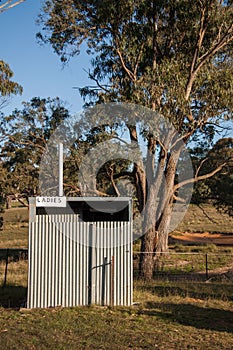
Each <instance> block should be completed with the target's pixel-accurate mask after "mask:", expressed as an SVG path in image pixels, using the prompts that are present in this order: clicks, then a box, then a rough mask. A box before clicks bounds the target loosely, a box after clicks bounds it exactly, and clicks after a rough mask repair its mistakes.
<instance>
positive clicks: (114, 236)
mask: <svg viewBox="0 0 233 350" xmlns="http://www.w3.org/2000/svg"><path fill="white" fill-rule="evenodd" d="M29 203H30V206H29V219H30V220H29V221H30V223H29V273H28V300H27V306H28V308H37V307H39V308H41V307H43V308H44V307H55V306H60V305H61V306H77V305H90V304H100V305H131V304H132V283H133V282H132V219H131V199H130V198H128V197H117V198H113V197H111V198H99V197H86V198H82V197H75V198H65V197H33V198H30V202H29Z"/></svg>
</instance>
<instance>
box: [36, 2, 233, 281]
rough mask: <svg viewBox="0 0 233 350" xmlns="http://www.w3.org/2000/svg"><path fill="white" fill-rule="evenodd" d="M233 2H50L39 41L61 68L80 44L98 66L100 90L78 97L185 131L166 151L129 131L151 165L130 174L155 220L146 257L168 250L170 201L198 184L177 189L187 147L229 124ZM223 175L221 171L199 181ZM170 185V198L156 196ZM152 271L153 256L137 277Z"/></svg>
mask: <svg viewBox="0 0 233 350" xmlns="http://www.w3.org/2000/svg"><path fill="white" fill-rule="evenodd" d="M232 3H233V2H232V1H231V0H229V1H228V0H226V1H220V0H197V1H189V0H178V1H177V0H173V1H170V0H167V1H158V0H150V1H148V0H128V1H122V0H119V1H115V0H114V1H113V0H102V1H99V0H85V1H82V0H81V1H80V0H79V1H72V0H62V1H61V0H50V1H46V2H45V4H44V8H43V11H42V13H41V22H42V23H43V29H42V33H39V34H38V37H39V38H40V39H41V40H43V41H44V42H47V43H49V44H50V45H51V46H52V47H53V49H54V51H55V52H56V53H57V54H58V55H59V56H60V58H61V60H62V61H63V62H64V61H67V60H68V59H69V58H70V57H72V56H76V55H78V54H79V52H80V47H81V45H82V44H83V43H84V44H85V47H87V52H88V53H89V54H90V55H91V57H92V61H91V67H90V71H89V77H90V78H91V79H92V80H93V81H94V83H95V86H89V87H88V86H87V87H85V88H82V89H81V90H80V91H81V94H82V95H83V97H84V98H85V99H86V102H87V103H89V104H90V103H93V104H94V103H103V102H118V103H122V102H126V103H134V104H138V105H142V106H145V107H148V108H150V109H151V110H152V111H155V112H157V113H159V114H160V115H163V116H164V117H165V118H166V119H167V120H169V122H170V123H171V124H172V125H173V126H174V127H175V128H176V130H177V131H178V132H179V135H180V138H178V139H177V138H176V141H174V139H173V138H172V136H171V135H170V139H169V140H168V139H166V140H163V142H161V140H159V139H157V138H156V135H155V133H153V132H148V131H147V130H146V126H145V125H142V124H140V120H138V121H136V120H135V123H130V125H129V124H128V125H127V124H126V128H127V129H128V135H129V137H130V139H131V141H132V142H133V141H134V142H138V143H140V142H142V140H143V141H144V142H145V143H146V149H147V152H146V154H145V164H146V166H143V164H141V166H140V164H136V163H135V164H134V165H133V167H131V176H132V177H134V184H135V187H136V192H137V198H138V207H139V210H140V211H142V209H143V207H144V205H145V203H146V202H147V203H149V205H148V206H147V211H148V212H147V215H145V222H144V223H143V225H144V227H146V228H148V227H150V226H149V223H148V221H151V220H152V221H153V220H155V221H154V225H153V227H150V228H149V229H148V230H147V231H146V233H145V235H144V236H143V239H142V251H143V252H156V253H161V252H165V251H166V250H167V244H168V243H167V241H168V231H169V224H170V219H171V214H172V209H173V205H174V199H176V200H179V199H180V200H182V199H181V198H177V190H178V189H179V188H181V187H182V186H183V185H185V184H186V185H187V184H188V183H191V182H195V181H198V180H199V176H198V174H195V176H194V177H193V178H190V179H186V181H183V182H182V183H177V171H176V163H177V160H178V158H179V156H180V152H181V140H182V141H183V142H184V143H185V144H187V143H189V142H190V141H191V140H192V138H193V137H194V136H195V137H196V138H197V135H200V136H199V137H200V138H201V137H202V136H203V135H204V137H205V138H206V139H207V136H210V134H211V135H212V136H213V133H214V132H215V130H216V129H217V127H218V125H219V124H220V123H221V120H223V119H229V118H230V117H231V111H232V104H233V100H232V95H233V64H232V63H233V62H232V58H233V57H232V52H233V50H232V48H233V47H232V46H233V7H232ZM154 116H156V114H154ZM106 130H107V129H105V132H106ZM108 130H109V129H108ZM115 132H116V130H115ZM201 135H202V136H201ZM118 136H119V135H118ZM224 166H225V163H221V164H218V166H217V168H215V169H214V168H213V169H211V171H210V172H209V173H207V174H202V177H201V179H203V176H206V177H207V178H208V177H209V176H212V175H213V174H215V173H216V172H217V171H218V170H220V169H222V168H223V167H224ZM199 170H200V169H199V168H198V171H199ZM162 173H163V175H164V177H165V180H164V178H163V177H162V176H160V175H161V174H162ZM128 175H129V174H128ZM149 178H150V180H151V181H150V186H147V184H146V180H147V182H148V179H149ZM164 181H165V182H166V193H165V194H164V193H161V191H160V190H159V189H160V188H161V185H162V183H163V182H164ZM183 200H184V199H183ZM158 202H159V203H160V204H161V203H162V204H163V210H161V205H160V204H159V206H158V207H157V208H155V203H158ZM154 213H156V215H155V219H154V218H152V215H154ZM153 265H154V257H153V254H146V253H145V254H143V255H142V259H141V274H142V275H143V276H144V277H145V278H151V277H152V274H153Z"/></svg>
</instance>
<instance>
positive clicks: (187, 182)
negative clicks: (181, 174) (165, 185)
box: [173, 162, 227, 192]
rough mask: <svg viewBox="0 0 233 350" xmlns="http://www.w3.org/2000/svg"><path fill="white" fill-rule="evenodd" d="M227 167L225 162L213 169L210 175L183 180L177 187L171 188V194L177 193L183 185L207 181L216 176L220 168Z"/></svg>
mask: <svg viewBox="0 0 233 350" xmlns="http://www.w3.org/2000/svg"><path fill="white" fill-rule="evenodd" d="M225 165H227V162H225V163H223V164H221V165H219V166H218V167H217V168H216V169H214V170H213V171H211V172H210V173H208V174H205V175H200V176H195V177H193V178H191V179H187V180H184V181H182V182H180V183H178V184H177V185H175V186H174V187H173V192H175V191H177V190H178V189H179V188H180V187H183V186H185V185H188V184H191V183H195V182H198V181H201V180H206V179H209V178H210V177H212V176H214V175H215V174H217V173H218V172H219V171H220V170H222V168H223V167H224V166H225Z"/></svg>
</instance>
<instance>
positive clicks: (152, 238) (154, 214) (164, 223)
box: [139, 147, 180, 280]
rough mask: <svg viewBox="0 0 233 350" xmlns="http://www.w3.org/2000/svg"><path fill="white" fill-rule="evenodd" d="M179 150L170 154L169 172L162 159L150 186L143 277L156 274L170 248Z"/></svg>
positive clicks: (144, 242)
mask: <svg viewBox="0 0 233 350" xmlns="http://www.w3.org/2000/svg"><path fill="white" fill-rule="evenodd" d="M179 154H180V149H179V147H176V149H175V150H173V152H172V154H171V155H170V157H169V158H166V169H165V172H164V168H163V166H164V161H165V158H163V161H162V160H161V161H160V172H159V173H158V174H157V180H156V182H155V183H154V184H153V185H151V186H150V192H149V194H148V201H149V202H148V203H147V213H146V214H145V222H144V229H146V230H145V231H144V232H146V233H145V235H144V236H143V238H142V246H141V255H140V265H139V268H140V275H141V277H143V278H145V279H147V280H151V279H152V278H153V273H154V265H155V262H156V260H157V259H159V256H160V255H161V254H164V253H166V252H168V232H169V225H170V221H171V215H172V209H173V190H174V179H175V174H176V165H177V161H178V158H179ZM162 172H164V173H165V179H163V177H162V176H161V175H162ZM163 181H166V191H165V190H164V191H163V193H162V195H161V198H159V200H160V201H161V204H162V206H160V205H159V207H158V208H157V204H156V202H157V199H158V193H159V188H160V186H161V185H162V182H163ZM156 209H157V210H156Z"/></svg>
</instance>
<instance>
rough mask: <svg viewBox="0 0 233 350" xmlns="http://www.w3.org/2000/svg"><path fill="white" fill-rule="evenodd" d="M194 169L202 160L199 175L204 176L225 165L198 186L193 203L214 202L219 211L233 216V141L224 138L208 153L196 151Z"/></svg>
mask: <svg viewBox="0 0 233 350" xmlns="http://www.w3.org/2000/svg"><path fill="white" fill-rule="evenodd" d="M196 151H197V152H196V158H193V160H194V167H196V171H197V168H198V163H199V162H200V160H201V161H202V163H203V165H202V167H201V168H200V169H199V174H200V175H203V174H206V173H210V172H211V171H213V170H215V169H217V168H218V167H219V166H220V167H221V165H222V164H223V163H224V166H223V167H222V168H221V169H220V171H219V172H217V173H216V174H215V175H214V176H212V177H211V178H208V179H204V180H203V181H200V182H199V183H197V184H196V186H195V190H194V196H193V201H194V202H195V203H201V202H206V201H208V200H209V201H212V203H214V205H215V206H216V207H217V208H218V209H219V210H223V211H225V212H227V213H228V214H229V215H231V216H232V215H233V206H232V203H233V176H232V174H233V139H232V138H223V139H220V140H218V141H217V142H216V144H215V145H214V146H213V147H212V148H211V150H209V151H208V152H206V153H205V152H203V149H201V152H199V151H198V150H196Z"/></svg>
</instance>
